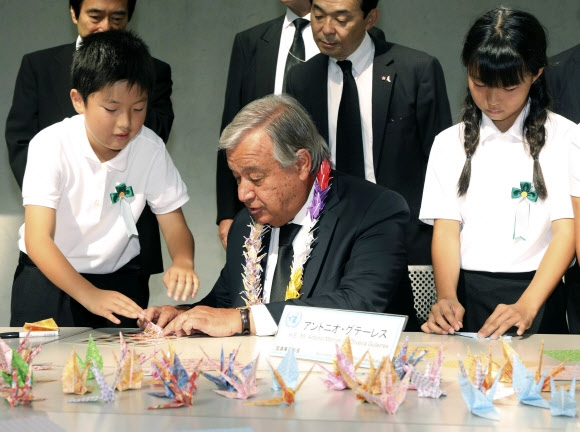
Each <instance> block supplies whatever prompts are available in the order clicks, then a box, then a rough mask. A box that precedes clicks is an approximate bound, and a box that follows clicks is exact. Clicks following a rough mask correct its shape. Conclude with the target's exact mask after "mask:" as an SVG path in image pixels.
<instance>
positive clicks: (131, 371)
mask: <svg viewBox="0 0 580 432" xmlns="http://www.w3.org/2000/svg"><path fill="white" fill-rule="evenodd" d="M121 358H124V359H125V360H124V361H123V363H121V362H119V364H118V367H119V368H120V372H119V381H118V382H117V390H119V391H125V390H136V389H140V388H141V384H142V382H143V376H144V373H143V366H142V360H141V359H140V358H139V356H138V355H137V354H135V349H134V348H131V350H130V351H129V352H128V353H127V354H125V355H121Z"/></svg>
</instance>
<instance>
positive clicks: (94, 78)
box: [71, 30, 155, 102]
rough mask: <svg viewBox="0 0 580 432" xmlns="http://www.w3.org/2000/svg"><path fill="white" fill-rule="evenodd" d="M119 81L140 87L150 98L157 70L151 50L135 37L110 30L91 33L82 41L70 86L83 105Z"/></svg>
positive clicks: (129, 32) (133, 34) (74, 63)
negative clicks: (90, 97) (88, 99)
mask: <svg viewBox="0 0 580 432" xmlns="http://www.w3.org/2000/svg"><path fill="white" fill-rule="evenodd" d="M118 81H126V82H127V84H128V85H129V87H132V86H134V85H136V86H139V88H140V89H141V91H142V92H147V94H149V95H150V94H151V91H152V90H153V84H154V83H155V69H154V68H153V59H152V57H151V54H149V48H148V47H147V45H145V42H143V41H142V40H141V39H140V38H139V37H138V36H137V35H136V33H134V32H132V31H123V30H109V31H106V32H97V33H92V34H89V35H87V36H85V37H84V38H83V41H82V44H81V46H80V47H79V49H78V50H77V51H76V52H75V54H74V56H73V63H72V68H71V84H72V88H74V89H76V90H77V91H78V92H79V93H80V95H81V97H82V98H83V101H85V102H86V100H87V98H88V97H89V96H90V95H91V94H93V93H95V92H98V91H100V90H102V89H103V88H105V87H107V86H109V85H113V84H115V83H116V82H118Z"/></svg>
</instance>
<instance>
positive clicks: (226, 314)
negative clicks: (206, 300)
mask: <svg viewBox="0 0 580 432" xmlns="http://www.w3.org/2000/svg"><path fill="white" fill-rule="evenodd" d="M196 331H200V332H202V333H205V334H207V335H209V336H217V337H225V336H232V335H234V334H236V333H241V332H242V319H241V316H240V311H239V310H237V309H218V308H212V307H208V306H196V307H194V308H193V309H190V310H188V311H186V312H183V313H182V314H180V315H179V316H178V317H177V318H175V319H174V320H173V321H171V322H170V323H169V324H168V325H167V326H166V327H165V328H164V329H163V336H167V335H170V334H172V333H175V335H176V336H184V335H190V334H192V333H194V332H196Z"/></svg>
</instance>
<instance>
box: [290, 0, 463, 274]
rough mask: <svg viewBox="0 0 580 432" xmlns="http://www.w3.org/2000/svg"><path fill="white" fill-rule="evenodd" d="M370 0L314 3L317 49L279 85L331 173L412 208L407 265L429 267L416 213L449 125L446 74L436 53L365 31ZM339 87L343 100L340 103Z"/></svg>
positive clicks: (371, 14)
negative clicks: (326, 153)
mask: <svg viewBox="0 0 580 432" xmlns="http://www.w3.org/2000/svg"><path fill="white" fill-rule="evenodd" d="M377 3H378V0H313V2H312V10H311V22H312V32H313V35H314V41H315V42H316V44H317V45H318V48H319V49H320V52H321V54H319V55H317V56H315V57H313V58H312V59H310V60H309V61H308V62H306V63H302V64H300V65H297V66H295V67H294V68H293V69H292V70H291V71H290V74H289V76H288V80H287V87H286V90H287V92H288V94H290V95H292V96H294V97H295V98H296V99H298V101H299V102H300V103H301V104H302V105H303V106H304V107H305V108H306V110H307V111H308V112H309V113H310V115H311V116H312V118H313V120H314V123H315V124H316V126H317V127H318V130H319V132H320V134H321V135H322V136H323V137H324V138H325V139H326V140H327V142H328V143H329V145H330V149H331V154H332V160H333V161H334V162H335V163H336V169H337V170H339V171H345V172H350V173H351V174H353V175H357V176H360V177H364V178H366V179H367V180H369V181H371V182H373V183H377V184H379V185H382V186H386V187H388V188H390V189H392V190H394V191H396V192H399V193H400V194H401V195H403V197H404V198H405V199H406V200H407V203H408V204H409V207H410V211H411V222H410V224H409V227H408V232H407V237H406V238H407V250H408V254H409V264H412V265H425V264H431V236H432V230H431V228H430V227H428V226H427V225H425V224H423V223H422V222H420V221H419V220H418V216H419V209H420V207H421V197H422V192H423V183H424V180H425V171H426V169H427V161H428V158H429V152H430V150H431V146H432V144H433V139H434V138H435V135H437V134H438V133H439V132H441V131H442V130H444V129H446V128H447V127H449V126H451V123H452V122H451V112H450V108H449V101H448V99H447V91H446V88H445V79H444V76H443V71H442V69H441V65H440V64H439V62H438V61H437V59H436V58H434V57H432V56H429V55H427V54H425V53H423V52H420V51H416V50H413V49H410V48H406V47H403V46H400V45H397V44H393V43H390V42H387V41H385V40H384V37H383V36H384V35H383V33H382V32H380V31H371V32H370V34H369V30H371V29H372V28H373V26H374V25H375V23H376V22H377V19H378V17H379V9H377ZM344 60H346V62H344ZM337 61H339V63H337ZM341 65H342V66H341ZM343 66H344V67H346V69H345V70H346V71H348V70H350V72H344V71H343V70H342V67H343ZM345 73H349V74H350V75H348V77H347V80H346V82H347V85H346V86H345V85H343V77H344V76H346V75H345ZM349 83H351V84H349ZM343 89H345V90H346V89H349V97H348V99H347V98H345V100H348V101H349V102H348V103H343V104H341V99H342V96H343V93H342V91H343ZM353 92H354V95H353ZM343 107H344V108H343ZM339 108H340V110H339ZM349 110H352V114H351V113H350V112H349ZM345 115H346V116H347V117H346V119H347V120H344V119H345V117H343V116H345ZM349 119H350V120H349ZM351 121H353V122H354V123H350V122H351ZM347 124H352V126H349V127H346V128H345V129H344V130H342V127H343V126H345V125H347ZM355 127H356V128H358V131H357V133H356V134H355V135H356V136H354V137H352V136H350V135H349V134H350V133H353V132H352V131H353V130H354V129H353V128H355ZM339 129H341V130H340V131H339ZM345 137H348V138H345ZM355 142H356V144H355Z"/></svg>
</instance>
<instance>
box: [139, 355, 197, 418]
mask: <svg viewBox="0 0 580 432" xmlns="http://www.w3.org/2000/svg"><path fill="white" fill-rule="evenodd" d="M153 366H154V368H155V370H156V372H157V374H158V375H159V377H160V379H161V381H162V382H163V386H164V387H165V392H164V393H149V394H150V395H152V396H156V397H165V398H172V399H173V401H171V402H169V403H167V404H164V405H155V406H150V407H149V408H147V409H148V410H152V409H163V408H178V407H180V406H192V405H193V396H194V395H195V393H196V392H197V379H198V377H199V373H198V370H199V363H198V366H197V368H196V369H195V370H194V371H193V372H192V374H191V375H188V374H187V371H186V370H185V368H184V367H183V365H182V364H181V361H180V360H179V357H178V356H177V354H176V353H175V350H174V349H173V346H172V345H171V344H169V354H168V355H167V357H166V358H165V359H164V360H163V361H159V360H157V359H156V358H153Z"/></svg>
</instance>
